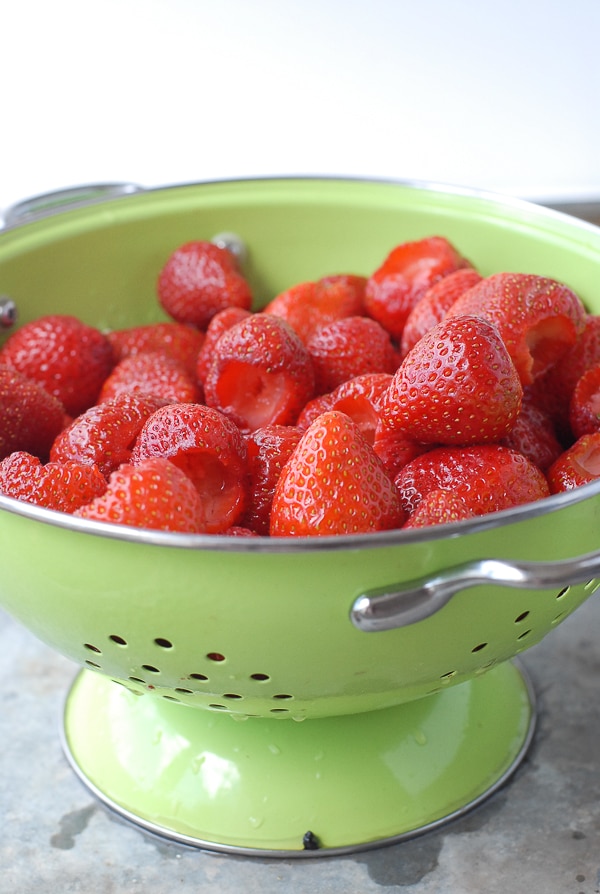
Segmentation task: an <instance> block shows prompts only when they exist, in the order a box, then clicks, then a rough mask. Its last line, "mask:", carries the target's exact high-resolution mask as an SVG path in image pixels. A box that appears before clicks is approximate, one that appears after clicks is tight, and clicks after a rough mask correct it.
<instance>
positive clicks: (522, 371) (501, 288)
mask: <svg viewBox="0 0 600 894" xmlns="http://www.w3.org/2000/svg"><path fill="white" fill-rule="evenodd" d="M464 314H476V315H477V316H482V317H484V318H485V319H486V320H488V321H489V322H490V323H494V324H495V325H496V326H497V327H498V330H499V332H500V335H501V336H502V339H503V341H504V343H505V345H506V347H507V348H508V352H509V354H510V356H511V357H512V359H513V363H514V364H515V366H516V367H517V371H518V373H519V377H520V379H521V382H522V383H523V385H530V384H531V383H532V382H533V381H534V380H535V379H536V378H537V377H538V376H540V375H542V374H543V373H544V372H545V371H546V370H547V369H549V368H550V367H551V366H552V365H553V364H555V363H556V362H557V361H558V360H560V358H561V357H563V356H564V354H565V353H566V352H567V351H568V350H569V348H571V347H572V346H573V345H574V344H575V342H576V341H577V337H578V336H579V335H580V334H581V333H582V332H583V329H584V327H585V322H586V312H585V308H584V306H583V304H582V302H581V300H580V299H579V298H578V297H577V295H576V294H575V293H574V292H573V291H572V290H571V289H569V288H568V287H567V286H566V285H563V284H562V283H559V282H556V281H555V280H553V279H548V277H545V276H536V275H535V274H529V273H496V274H494V275H493V276H489V277H487V279H484V280H482V281H481V282H480V283H479V284H478V285H476V286H474V287H473V288H472V289H469V291H468V292H465V293H464V295H462V296H461V297H460V298H459V299H458V300H457V301H456V302H455V303H454V304H453V305H452V307H451V308H450V310H449V311H448V313H447V315H446V319H449V318H450V317H456V316H462V315H464Z"/></svg>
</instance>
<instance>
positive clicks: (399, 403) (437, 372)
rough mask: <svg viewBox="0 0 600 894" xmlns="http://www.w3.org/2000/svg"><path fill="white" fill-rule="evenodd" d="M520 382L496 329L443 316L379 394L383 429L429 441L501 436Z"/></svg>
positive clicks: (514, 411)
mask: <svg viewBox="0 0 600 894" xmlns="http://www.w3.org/2000/svg"><path fill="white" fill-rule="evenodd" d="M522 396H523V389H522V386H521V383H520V381H519V376H518V374H517V371H516V369H515V366H514V364H513V362H512V360H511V358H510V356H509V354H508V351H507V349H506V347H505V345H504V342H503V341H502V339H501V338H500V335H499V333H498V330H497V329H496V327H495V326H494V325H492V324H491V323H489V322H487V321H486V320H483V319H480V318H478V317H475V316H467V315H463V316H457V317H452V318H451V319H449V318H448V317H446V319H445V320H443V321H442V322H441V323H438V325H437V326H434V328H433V329H431V330H430V331H429V332H428V333H426V334H425V335H424V336H423V337H422V338H421V339H420V340H419V341H418V342H417V344H416V345H415V346H414V348H413V349H412V350H411V351H410V352H409V353H408V354H407V356H406V357H405V358H404V360H403V361H402V363H401V364H400V367H399V368H398V370H397V372H396V373H395V375H394V377H393V379H392V382H391V384H390V386H389V388H388V390H387V392H386V394H385V395H384V396H383V398H382V400H381V405H380V416H381V420H382V423H383V426H384V428H387V429H389V430H390V431H393V432H397V433H399V434H403V435H405V436H406V437H408V438H411V439H412V440H414V441H419V442H421V443H426V444H460V445H467V444H482V443H486V442H492V441H498V440H499V439H500V438H502V437H504V436H505V435H506V434H507V433H508V432H509V431H510V430H511V428H512V426H513V425H514V422H515V420H516V418H517V416H518V413H519V409H520V406H521V400H522Z"/></svg>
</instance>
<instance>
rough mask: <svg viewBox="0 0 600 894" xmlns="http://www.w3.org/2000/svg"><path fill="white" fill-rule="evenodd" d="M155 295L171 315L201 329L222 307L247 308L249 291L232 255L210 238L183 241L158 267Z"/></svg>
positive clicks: (249, 299)
mask: <svg viewBox="0 0 600 894" xmlns="http://www.w3.org/2000/svg"><path fill="white" fill-rule="evenodd" d="M157 292H158V299H159V302H160V304H161V306H162V307H163V309H164V310H165V311H166V313H168V314H169V316H170V317H172V319H173V320H175V321H176V322H178V323H186V324H189V325H191V326H195V327H196V328H198V329H201V330H204V329H206V327H207V326H208V324H209V322H210V320H211V319H212V317H213V316H214V315H215V314H216V313H218V312H219V311H220V310H223V308H225V307H231V306H234V307H243V308H246V309H249V308H250V306H251V304H252V291H251V288H250V286H249V284H248V282H247V281H246V280H245V279H244V277H243V276H242V275H241V274H240V272H239V271H238V267H237V261H236V259H235V257H234V255H233V254H232V253H231V252H230V251H228V249H226V248H221V247H219V246H217V245H214V244H213V243H212V242H205V241H201V240H196V241H192V242H186V243H185V244H184V245H181V246H179V247H178V248H177V249H175V251H173V252H172V253H171V255H170V256H169V257H168V259H167V261H166V262H165V264H164V266H163V268H162V269H161V271H160V274H159V277H158V282H157Z"/></svg>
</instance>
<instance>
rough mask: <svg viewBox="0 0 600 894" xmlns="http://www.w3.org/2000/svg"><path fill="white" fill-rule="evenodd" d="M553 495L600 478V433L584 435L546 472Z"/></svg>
mask: <svg viewBox="0 0 600 894" xmlns="http://www.w3.org/2000/svg"><path fill="white" fill-rule="evenodd" d="M546 477H547V479H548V484H549V486H550V492H551V493H553V494H558V493H562V492H563V491H566V490H572V489H573V488H575V487H581V486H582V485H584V484H589V483H590V482H591V481H595V480H596V479H597V478H599V477H600V432H598V431H594V432H590V433H588V434H585V435H582V436H581V437H580V438H578V439H577V440H576V441H575V443H574V444H572V445H571V446H570V447H569V448H567V450H565V451H564V452H563V453H561V455H560V456H559V457H558V459H556V460H555V461H554V462H553V463H552V465H551V466H550V468H549V469H548V471H547V472H546Z"/></svg>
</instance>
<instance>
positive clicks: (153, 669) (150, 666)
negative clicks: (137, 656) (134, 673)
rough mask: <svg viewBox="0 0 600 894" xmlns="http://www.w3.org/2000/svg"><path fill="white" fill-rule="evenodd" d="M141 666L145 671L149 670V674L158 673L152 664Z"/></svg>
mask: <svg viewBox="0 0 600 894" xmlns="http://www.w3.org/2000/svg"><path fill="white" fill-rule="evenodd" d="M142 667H143V668H144V670H145V671H150V673H151V674H160V671H159V669H158V668H157V667H154V665H153V664H142Z"/></svg>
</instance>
